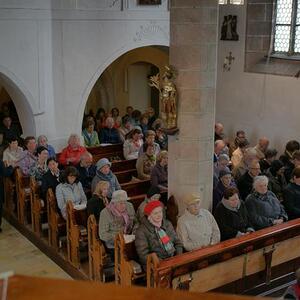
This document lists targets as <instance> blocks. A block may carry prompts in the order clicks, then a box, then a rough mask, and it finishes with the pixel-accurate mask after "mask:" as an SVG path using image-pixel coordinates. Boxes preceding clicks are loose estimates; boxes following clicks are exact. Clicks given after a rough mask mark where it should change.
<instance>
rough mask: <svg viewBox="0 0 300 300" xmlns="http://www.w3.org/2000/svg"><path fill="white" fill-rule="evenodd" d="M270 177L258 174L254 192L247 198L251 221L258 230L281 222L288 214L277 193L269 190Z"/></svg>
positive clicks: (285, 219) (254, 183) (286, 218)
mask: <svg viewBox="0 0 300 300" xmlns="http://www.w3.org/2000/svg"><path fill="white" fill-rule="evenodd" d="M268 182H269V180H268V177H267V176H256V177H255V178H254V182H253V188H254V192H253V193H252V194H250V195H249V196H248V197H247V199H246V202H245V203H246V207H247V210H248V212H249V216H250V221H251V223H252V225H253V226H254V228H255V229H256V230H258V229H262V228H265V227H269V226H272V225H277V224H281V223H283V222H285V221H287V220H288V216H287V214H286V212H285V210H284V208H283V206H282V205H281V204H280V202H279V200H278V199H277V197H276V196H275V194H274V193H273V192H271V191H269V190H268Z"/></svg>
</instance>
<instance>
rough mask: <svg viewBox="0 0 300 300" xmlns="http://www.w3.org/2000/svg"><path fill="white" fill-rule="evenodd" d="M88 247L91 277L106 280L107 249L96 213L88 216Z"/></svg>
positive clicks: (96, 279) (91, 278)
mask: <svg viewBox="0 0 300 300" xmlns="http://www.w3.org/2000/svg"><path fill="white" fill-rule="evenodd" d="M87 227H88V248H89V278H90V280H95V281H102V282H104V281H105V275H104V266H105V262H106V257H107V255H106V251H105V247H104V245H103V243H102V242H101V240H100V238H99V233H98V224H97V221H96V218H95V216H94V215H90V216H89V218H88V226H87Z"/></svg>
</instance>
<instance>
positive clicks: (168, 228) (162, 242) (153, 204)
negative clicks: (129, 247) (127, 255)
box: [135, 200, 183, 270]
mask: <svg viewBox="0 0 300 300" xmlns="http://www.w3.org/2000/svg"><path fill="white" fill-rule="evenodd" d="M144 214H145V216H146V217H145V218H143V219H142V224H141V225H140V226H139V227H138V229H137V231H136V234H135V247H136V251H137V254H138V256H139V261H140V263H141V264H142V266H143V268H144V270H146V264H147V255H148V254H150V253H153V252H155V253H156V254H157V256H158V258H159V259H165V258H168V257H171V256H174V255H177V254H181V253H182V250H183V245H182V243H181V241H180V240H179V238H178V237H177V235H176V232H175V230H174V228H173V226H172V224H171V222H170V221H168V220H166V219H164V218H163V204H162V203H161V202H160V201H158V200H154V201H150V202H148V203H147V204H146V206H145V208H144Z"/></svg>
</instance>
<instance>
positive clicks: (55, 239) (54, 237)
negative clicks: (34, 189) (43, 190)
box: [47, 188, 66, 250]
mask: <svg viewBox="0 0 300 300" xmlns="http://www.w3.org/2000/svg"><path fill="white" fill-rule="evenodd" d="M47 215H48V226H49V230H48V242H49V245H51V246H52V247H54V248H55V249H56V250H58V248H59V237H60V236H62V235H66V221H65V220H64V218H63V217H62V216H61V215H60V213H59V209H58V206H57V201H56V197H55V195H54V193H53V191H52V189H50V188H49V189H48V191H47Z"/></svg>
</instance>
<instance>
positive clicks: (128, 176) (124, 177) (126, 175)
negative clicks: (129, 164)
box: [114, 169, 137, 184]
mask: <svg viewBox="0 0 300 300" xmlns="http://www.w3.org/2000/svg"><path fill="white" fill-rule="evenodd" d="M114 174H115V175H116V176H117V178H118V181H119V183H120V184H122V183H126V182H130V181H131V180H132V177H133V176H134V177H137V170H136V169H129V170H125V171H118V172H115V173H114Z"/></svg>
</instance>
